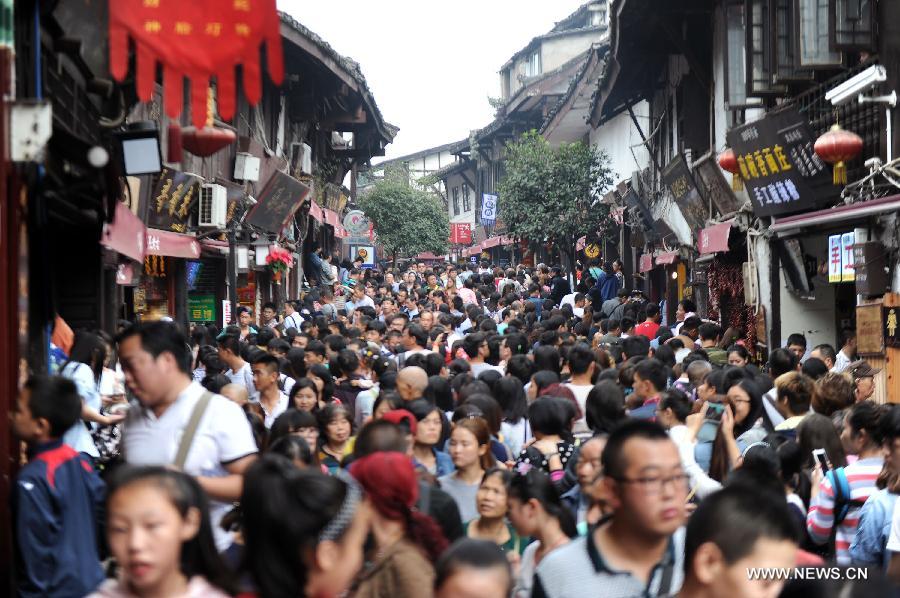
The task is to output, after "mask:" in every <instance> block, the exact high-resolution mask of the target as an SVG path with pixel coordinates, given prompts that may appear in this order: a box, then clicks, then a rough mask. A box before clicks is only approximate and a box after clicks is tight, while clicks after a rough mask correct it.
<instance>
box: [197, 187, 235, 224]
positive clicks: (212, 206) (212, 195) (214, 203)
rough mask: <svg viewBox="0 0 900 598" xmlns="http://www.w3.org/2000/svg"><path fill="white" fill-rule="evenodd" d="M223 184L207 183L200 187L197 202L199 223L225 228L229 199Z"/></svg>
mask: <svg viewBox="0 0 900 598" xmlns="http://www.w3.org/2000/svg"><path fill="white" fill-rule="evenodd" d="M225 195H226V194H225V187H223V186H222V185H215V184H205V185H203V186H202V187H200V199H199V201H198V202H197V225H198V226H202V227H206V228H225V224H226V223H225V216H226V214H227V213H228V201H227V199H226V197H225Z"/></svg>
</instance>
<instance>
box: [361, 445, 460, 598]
mask: <svg viewBox="0 0 900 598" xmlns="http://www.w3.org/2000/svg"><path fill="white" fill-rule="evenodd" d="M350 473H351V474H352V475H353V477H354V478H356V480H357V481H359V483H360V485H361V486H362V487H363V489H364V490H365V491H366V496H367V498H368V500H369V502H370V503H371V505H372V507H373V511H374V512H373V515H372V537H373V538H374V540H375V550H374V554H373V555H372V557H371V558H370V560H371V562H372V564H371V566H370V567H369V568H368V569H367V570H366V571H364V572H363V574H362V575H361V576H360V578H359V580H358V583H357V586H356V588H355V591H354V592H353V596H354V597H355V598H393V597H395V596H417V597H419V596H421V597H429V596H432V588H433V587H434V567H432V565H431V563H433V562H435V561H436V560H437V559H438V557H439V556H440V555H441V553H442V552H444V550H445V549H446V548H447V540H446V538H444V534H443V532H441V528H440V527H438V524H437V523H435V521H434V519H432V518H431V517H429V516H428V515H425V514H424V513H420V512H419V511H417V510H415V508H414V505H415V504H416V501H417V500H418V498H419V484H418V480H417V478H416V472H415V468H414V467H413V464H412V461H411V460H410V458H409V457H408V456H406V455H405V454H403V453H395V452H378V453H373V454H371V455H369V456H367V457H363V458H361V459H358V460H356V461H354V462H353V464H352V465H351V466H350Z"/></svg>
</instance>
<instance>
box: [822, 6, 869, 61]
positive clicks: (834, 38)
mask: <svg viewBox="0 0 900 598" xmlns="http://www.w3.org/2000/svg"><path fill="white" fill-rule="evenodd" d="M854 2H859V3H862V2H868V5H869V15H868V36H869V37H868V39H863V40H856V39H855V37H856V36H857V35H859V36H862V35H866V32H865V31H863V33H859V34H854V33H849V32H845V33H842V34H841V35H850V36H853V41H849V40H847V39H846V38H844V37H841V36H839V34H838V29H837V27H838V7H839V5H850V4H851V3H854ZM828 7H829V9H830V10H829V12H830V14H829V18H828V41H829V43H830V44H831V47H832V48H834V49H836V50H841V51H846V50H851V51H868V52H874V51H876V50H877V48H876V42H877V39H876V31H877V29H876V24H875V20H876V17H877V15H876V14H875V13H876V12H877V10H876V9H877V3H876V2H875V0H831V1H830V2H829V5H828ZM860 20H861V21H862V19H860Z"/></svg>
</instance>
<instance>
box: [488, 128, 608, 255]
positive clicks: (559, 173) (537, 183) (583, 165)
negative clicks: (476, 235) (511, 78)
mask: <svg viewBox="0 0 900 598" xmlns="http://www.w3.org/2000/svg"><path fill="white" fill-rule="evenodd" d="M612 182H613V172H612V171H611V170H610V167H609V158H608V156H607V155H606V154H605V153H604V152H599V151H597V149H596V148H594V147H591V146H588V145H585V144H584V143H582V142H576V143H563V144H561V145H560V146H559V147H557V148H553V147H551V146H550V144H549V143H548V142H547V140H546V139H544V138H543V137H541V136H540V135H539V134H538V133H537V132H536V131H531V132H528V133H525V134H523V135H522V136H521V137H520V138H519V139H518V140H517V141H514V142H511V143H509V144H508V145H507V146H506V174H505V176H504V177H503V179H502V180H501V181H500V184H499V186H498V194H499V204H500V206H499V211H500V217H501V218H502V219H503V223H504V224H505V225H506V228H507V230H508V234H511V235H515V236H517V237H519V238H522V239H527V240H529V241H534V242H542V241H550V242H553V243H554V244H556V245H557V247H559V249H560V250H561V251H563V252H564V253H565V254H566V255H568V256H569V257H570V258H572V257H573V254H574V246H575V242H576V240H577V239H578V238H579V237H581V236H582V235H586V236H588V237H589V238H599V237H602V236H605V234H607V233H608V232H609V231H610V230H611V228H612V226H613V222H612V218H611V217H610V215H609V206H607V205H605V204H601V203H599V202H598V201H597V200H599V199H600V197H602V193H603V192H605V190H606V189H607V188H609V187H610V186H611V185H612Z"/></svg>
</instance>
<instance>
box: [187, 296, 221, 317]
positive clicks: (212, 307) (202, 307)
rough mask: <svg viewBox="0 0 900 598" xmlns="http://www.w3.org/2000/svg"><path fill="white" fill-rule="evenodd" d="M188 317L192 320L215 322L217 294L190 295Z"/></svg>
mask: <svg viewBox="0 0 900 598" xmlns="http://www.w3.org/2000/svg"><path fill="white" fill-rule="evenodd" d="M188 319H189V320H190V321H191V322H215V321H216V296H215V295H188Z"/></svg>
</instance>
